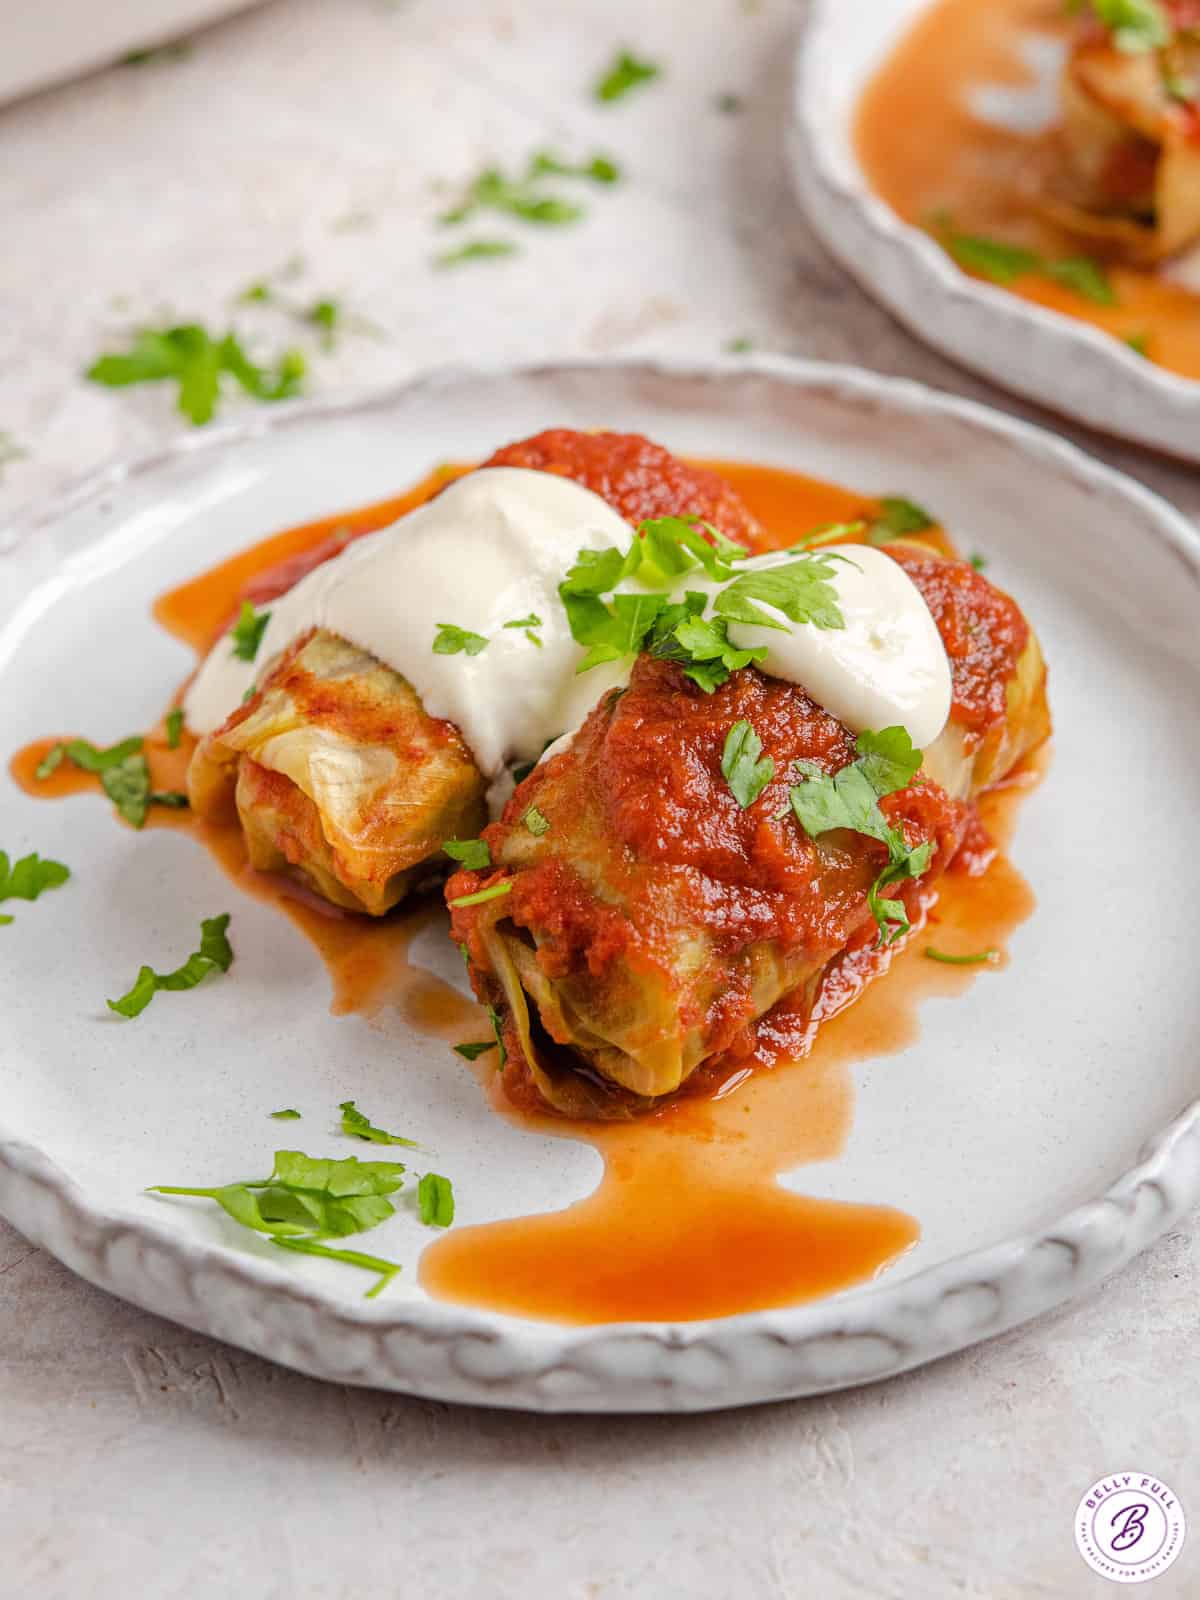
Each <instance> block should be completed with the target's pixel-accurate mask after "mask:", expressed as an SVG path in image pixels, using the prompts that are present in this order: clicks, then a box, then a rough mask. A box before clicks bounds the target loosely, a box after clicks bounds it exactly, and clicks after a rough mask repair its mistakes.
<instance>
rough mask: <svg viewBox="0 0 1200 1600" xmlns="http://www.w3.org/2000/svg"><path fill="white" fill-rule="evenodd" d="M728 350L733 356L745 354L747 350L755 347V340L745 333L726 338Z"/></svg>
mask: <svg viewBox="0 0 1200 1600" xmlns="http://www.w3.org/2000/svg"><path fill="white" fill-rule="evenodd" d="M725 349H726V352H727V353H728V354H729V355H731V356H744V355H745V354H746V353H747V351H749V350H753V349H754V340H753V339H749V338H747V337H746V335H745V334H744V333H742V334H739V335H738V336H737V338H735V339H726V341H725Z"/></svg>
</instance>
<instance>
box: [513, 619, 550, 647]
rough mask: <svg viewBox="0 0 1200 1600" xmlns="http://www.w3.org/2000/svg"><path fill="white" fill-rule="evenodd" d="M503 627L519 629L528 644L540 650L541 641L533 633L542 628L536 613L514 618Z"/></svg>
mask: <svg viewBox="0 0 1200 1600" xmlns="http://www.w3.org/2000/svg"><path fill="white" fill-rule="evenodd" d="M504 626H505V627H506V628H520V629H521V630H522V631H523V632H524V634H525V637H526V638H527V639H528V640H529V642H530V644H535V645H537V647H538V649H539V650H540V649H541V648H542V641H541V639H540V638H539V637H538V635H537V634H536V633H534V631H533V630H534V629H535V628H541V627H543V626H544V624H543V622H542V619H541V617H539V616H538V614H537V612H536V611H531V612H530V613H529V615H528V616H527V617H514V618H513V619H512V621H511V622H506V623H505V624H504Z"/></svg>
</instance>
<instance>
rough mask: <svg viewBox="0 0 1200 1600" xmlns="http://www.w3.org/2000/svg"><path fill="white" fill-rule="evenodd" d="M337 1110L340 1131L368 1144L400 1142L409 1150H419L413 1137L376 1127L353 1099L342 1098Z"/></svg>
mask: <svg viewBox="0 0 1200 1600" xmlns="http://www.w3.org/2000/svg"><path fill="white" fill-rule="evenodd" d="M338 1110H339V1111H340V1112H341V1113H342V1132H343V1133H348V1134H350V1136H351V1137H352V1138H355V1139H365V1140H366V1142H367V1143H368V1144H402V1145H407V1146H408V1148H409V1149H410V1150H419V1149H420V1145H418V1143H417V1141H416V1140H415V1139H403V1138H401V1136H400V1135H399V1134H398V1133H389V1132H388V1131H387V1129H386V1128H377V1127H376V1126H375V1125H374V1123H373V1122H372V1121H371V1119H370V1117H366V1116H364V1115H363V1113H362V1112H361V1111H360V1110H359V1109H358V1107H357V1106H356V1105H355V1104H354V1101H353V1100H343V1101H342V1103H341V1105H340V1106H339V1107H338Z"/></svg>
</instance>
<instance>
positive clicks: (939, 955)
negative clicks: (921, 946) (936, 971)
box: [925, 944, 1000, 967]
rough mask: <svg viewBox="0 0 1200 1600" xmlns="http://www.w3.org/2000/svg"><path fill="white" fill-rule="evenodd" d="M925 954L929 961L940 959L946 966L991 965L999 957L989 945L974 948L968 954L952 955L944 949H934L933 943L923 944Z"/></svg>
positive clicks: (998, 953)
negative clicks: (984, 947) (983, 947)
mask: <svg viewBox="0 0 1200 1600" xmlns="http://www.w3.org/2000/svg"><path fill="white" fill-rule="evenodd" d="M925 955H926V956H927V958H928V959H929V960H930V961H941V962H944V964H945V965H946V966H948V967H978V966H983V965H989V966H990V965H992V964H993V963H995V962H996V961H997V960H998V959H999V957H1000V952H999V951H998V950H996V949H994V948H993V947H992V946H991V945H989V946H988V948H987V949H986V950H975V951H973V952H972V953H971V954H970V955H965V956H952V955H947V954H946V952H945V951H944V950H935V949H934V947H933V945H931V944H929V945H926V946H925Z"/></svg>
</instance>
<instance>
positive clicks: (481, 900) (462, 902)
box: [449, 878, 512, 906]
mask: <svg viewBox="0 0 1200 1600" xmlns="http://www.w3.org/2000/svg"><path fill="white" fill-rule="evenodd" d="M511 893H512V879H511V878H505V879H503V881H502V882H500V883H491V884H489V885H488V887H487V888H486V889H479V890H477V891H476V893H475V894H460V895H459V897H458V899H457V900H451V901H450V902H449V904H450V905H452V906H481V905H483V904H485V902H486V901H488V900H499V899H500V897H501V896H502V895H506V894H511Z"/></svg>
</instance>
